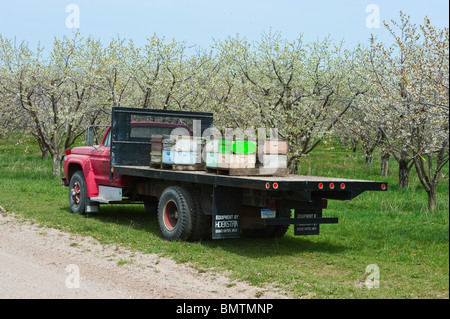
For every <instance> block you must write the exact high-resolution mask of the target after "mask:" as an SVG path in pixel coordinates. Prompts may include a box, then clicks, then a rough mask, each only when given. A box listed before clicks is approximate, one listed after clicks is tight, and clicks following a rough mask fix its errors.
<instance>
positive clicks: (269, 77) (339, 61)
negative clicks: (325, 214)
mask: <svg viewBox="0 0 450 319" xmlns="http://www.w3.org/2000/svg"><path fill="white" fill-rule="evenodd" d="M219 48H220V49H221V51H220V52H221V54H222V55H224V56H222V57H221V59H222V60H223V61H225V63H223V65H225V66H223V67H222V68H223V70H224V71H225V76H224V77H223V78H222V79H223V85H222V90H221V94H220V95H218V96H219V97H220V98H221V99H222V101H226V104H222V105H219V110H220V107H223V108H224V110H223V112H221V113H222V114H229V115H231V118H232V121H233V122H234V123H235V124H236V125H238V126H241V127H243V128H244V129H245V128H247V127H248V126H254V127H263V128H265V129H266V131H267V130H269V129H271V128H277V129H278V134H279V136H280V137H281V138H283V139H285V140H287V141H288V142H289V155H290V156H289V167H290V170H291V172H297V163H298V160H299V158H300V157H301V156H302V155H304V154H308V153H309V152H311V151H312V150H313V149H314V148H315V147H316V146H317V145H318V144H319V143H320V141H322V139H323V138H324V137H326V136H327V135H329V134H332V132H333V128H334V127H335V125H336V124H337V123H338V121H339V119H340V118H341V117H343V115H344V114H345V113H346V112H347V111H348V110H349V109H350V108H351V107H352V106H353V103H354V101H355V99H356V98H357V96H358V95H360V94H361V93H363V92H362V90H361V88H360V86H358V85H355V83H353V82H352V81H350V77H349V76H350V74H351V72H352V70H353V68H355V67H356V64H355V63H354V62H355V60H354V57H353V55H352V52H349V51H345V50H343V49H342V44H336V45H334V44H333V43H331V41H329V40H328V39H325V40H324V41H322V42H314V43H309V44H305V43H303V40H302V37H299V38H298V39H296V40H294V41H287V40H283V39H282V38H281V36H280V34H278V33H267V34H264V35H263V36H262V39H261V41H259V42H257V43H253V44H251V43H248V42H247V41H246V40H245V39H239V37H236V38H229V39H227V40H226V41H225V42H223V43H222V44H220V45H219ZM221 71H222V70H221Z"/></svg>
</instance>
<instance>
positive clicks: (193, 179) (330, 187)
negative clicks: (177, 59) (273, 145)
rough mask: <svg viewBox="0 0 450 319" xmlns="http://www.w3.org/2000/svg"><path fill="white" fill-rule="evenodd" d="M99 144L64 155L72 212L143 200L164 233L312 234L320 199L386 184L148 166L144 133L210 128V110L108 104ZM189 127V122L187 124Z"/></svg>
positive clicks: (175, 236) (181, 236)
mask: <svg viewBox="0 0 450 319" xmlns="http://www.w3.org/2000/svg"><path fill="white" fill-rule="evenodd" d="M111 118H112V121H111V126H110V127H108V129H107V131H106V133H105V135H104V137H103V139H102V141H101V143H100V145H98V146H86V147H75V148H73V149H72V150H67V151H66V156H65V158H64V172H65V176H66V177H65V179H64V182H65V185H66V186H68V188H69V204H70V207H71V210H72V211H73V212H74V213H80V214H84V213H91V212H97V211H98V209H99V204H115V203H117V204H118V203H143V204H144V205H145V208H146V210H147V211H148V212H156V213H157V214H158V222H159V227H160V230H161V233H162V236H163V237H164V238H165V239H167V240H189V241H198V240H201V239H203V238H206V237H208V236H212V238H213V239H219V238H239V237H240V235H241V233H242V234H244V235H246V236H252V237H281V236H283V235H284V234H285V233H286V231H287V229H288V227H289V226H290V225H291V224H293V225H294V234H295V235H317V234H319V227H320V224H331V223H337V222H338V220H337V218H330V217H327V218H326V217H323V216H322V211H323V209H324V208H326V203H327V200H330V199H331V200H345V201H350V200H352V199H353V198H355V197H356V196H358V195H360V194H361V193H363V192H364V191H386V190H387V183H384V182H373V181H365V180H352V179H341V178H328V177H316V176H300V175H288V176H229V175H219V174H216V173H209V172H207V171H199V170H194V171H190V170H170V169H169V170H168V169H161V168H154V167H151V166H150V152H151V137H152V136H154V135H170V134H171V133H170V132H171V131H172V132H173V130H174V129H180V128H181V129H184V130H185V131H186V132H188V134H189V135H192V134H194V135H195V133H196V134H198V132H195V131H196V128H197V131H198V130H200V132H205V130H207V129H208V128H211V127H212V124H213V114H211V113H201V112H181V111H167V110H152V109H137V108H122V107H114V108H113V109H112V117H111ZM194 126H197V127H194Z"/></svg>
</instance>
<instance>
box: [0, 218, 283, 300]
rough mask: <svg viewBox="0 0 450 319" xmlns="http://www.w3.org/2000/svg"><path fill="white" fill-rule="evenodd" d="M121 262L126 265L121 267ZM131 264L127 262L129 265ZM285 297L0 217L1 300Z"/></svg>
mask: <svg viewBox="0 0 450 319" xmlns="http://www.w3.org/2000/svg"><path fill="white" fill-rule="evenodd" d="M124 261H125V262H124ZM129 261H132V262H129ZM22 298H27V299H35V298H38V299H69V298H70V299H78V298H80V299H91V298H94V299H127V298H133V299H140V298H149V299H161V298H165V299H168V298H181V299H191V298H195V299H206V298H208V299H209V298H214V299H217V298H225V299H228V298H230V299H231V298H242V299H252V298H272V299H277V298H285V296H283V295H282V294H278V293H276V292H274V291H270V290H268V289H261V288H256V287H252V286H249V285H247V284H245V283H243V282H235V281H233V282H231V281H230V279H229V278H228V277H226V276H225V275H224V274H217V273H212V272H211V273H199V272H198V271H197V270H195V269H193V268H190V267H188V266H187V265H179V264H176V263H175V262H173V261H172V260H170V259H168V258H162V257H159V256H157V255H152V254H138V253H133V252H130V251H128V250H126V249H122V248H117V247H115V246H108V245H102V244H99V243H98V241H96V240H94V239H92V238H87V237H82V236H77V235H73V234H69V233H65V232H62V231H60V230H56V229H50V228H45V227H37V226H36V225H33V224H30V223H28V222H25V221H21V220H19V219H18V218H17V217H15V216H14V215H13V214H11V213H4V212H3V213H1V212H0V299H22Z"/></svg>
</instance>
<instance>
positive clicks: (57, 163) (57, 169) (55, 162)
mask: <svg viewBox="0 0 450 319" xmlns="http://www.w3.org/2000/svg"><path fill="white" fill-rule="evenodd" d="M62 159H63V156H61V155H59V154H57V155H52V174H53V175H55V176H61V172H62V170H61V161H62Z"/></svg>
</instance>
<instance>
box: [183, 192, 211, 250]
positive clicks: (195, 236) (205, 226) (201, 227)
mask: <svg viewBox="0 0 450 319" xmlns="http://www.w3.org/2000/svg"><path fill="white" fill-rule="evenodd" d="M189 192H190V194H191V198H192V199H193V201H194V206H195V207H194V212H193V214H192V233H191V236H190V237H189V239H188V240H190V241H200V240H202V239H205V238H207V236H208V235H209V233H210V230H211V216H208V215H206V214H205V213H204V212H203V209H202V202H201V197H200V195H201V192H200V191H199V190H197V189H190V190H189Z"/></svg>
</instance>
